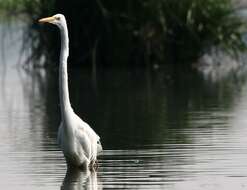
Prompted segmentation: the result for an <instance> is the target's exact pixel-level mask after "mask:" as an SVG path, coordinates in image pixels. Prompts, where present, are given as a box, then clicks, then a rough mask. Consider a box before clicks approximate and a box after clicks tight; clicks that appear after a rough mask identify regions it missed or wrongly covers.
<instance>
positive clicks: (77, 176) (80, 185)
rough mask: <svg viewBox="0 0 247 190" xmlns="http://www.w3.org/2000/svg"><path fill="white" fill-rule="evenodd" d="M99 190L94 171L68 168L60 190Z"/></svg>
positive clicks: (100, 187)
mask: <svg viewBox="0 0 247 190" xmlns="http://www.w3.org/2000/svg"><path fill="white" fill-rule="evenodd" d="M75 189H76V190H101V189H103V188H102V186H101V184H100V183H99V181H98V178H97V172H96V171H90V170H85V171H84V170H79V169H68V170H67V172H66V176H65V178H64V181H63V185H62V187H61V190H75Z"/></svg>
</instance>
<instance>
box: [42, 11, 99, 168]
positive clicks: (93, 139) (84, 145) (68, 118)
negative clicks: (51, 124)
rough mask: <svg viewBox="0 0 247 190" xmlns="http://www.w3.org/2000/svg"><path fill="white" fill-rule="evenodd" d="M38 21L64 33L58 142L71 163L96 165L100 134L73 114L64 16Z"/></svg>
mask: <svg viewBox="0 0 247 190" xmlns="http://www.w3.org/2000/svg"><path fill="white" fill-rule="evenodd" d="M39 22H48V23H52V24H55V25H56V26H58V28H59V29H60V35H61V52H60V64H59V95H60V108H61V118H62V121H61V124H60V126H59V130H58V143H59V145H60V147H61V149H62V151H63V154H64V157H65V159H66V162H67V164H68V165H69V166H75V167H84V168H88V166H89V165H92V166H93V165H94V164H95V162H96V160H97V154H98V153H99V152H101V151H102V146H101V144H100V138H99V136H98V135H97V134H96V133H95V132H94V130H93V129H92V128H91V127H90V126H89V125H88V124H87V123H86V122H84V121H83V120H82V119H81V118H80V117H78V116H77V115H76V114H75V113H74V111H73V109H72V107H71V105H70V99H69V90H68V73H67V59H68V56H69V38H68V29H67V24H66V20H65V17H64V16H63V15H61V14H57V15H54V16H52V17H47V18H44V19H40V20H39Z"/></svg>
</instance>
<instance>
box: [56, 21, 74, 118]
mask: <svg viewBox="0 0 247 190" xmlns="http://www.w3.org/2000/svg"><path fill="white" fill-rule="evenodd" d="M59 29H60V34H61V51H60V65H59V95H60V106H61V114H62V119H63V120H64V119H65V118H67V116H68V115H67V114H68V113H69V112H70V110H72V108H71V105H70V99H69V88H68V72H67V59H68V56H69V37H68V29H67V25H66V23H64V25H63V26H62V27H59Z"/></svg>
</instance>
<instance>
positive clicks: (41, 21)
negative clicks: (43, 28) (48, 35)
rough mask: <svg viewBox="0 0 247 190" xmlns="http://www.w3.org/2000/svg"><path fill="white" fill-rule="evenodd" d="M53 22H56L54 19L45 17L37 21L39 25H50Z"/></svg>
mask: <svg viewBox="0 0 247 190" xmlns="http://www.w3.org/2000/svg"><path fill="white" fill-rule="evenodd" d="M55 20H56V18H55V17H46V18H42V19H39V23H47V22H48V23H50V22H53V21H55Z"/></svg>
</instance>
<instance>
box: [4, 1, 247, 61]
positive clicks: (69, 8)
mask: <svg viewBox="0 0 247 190" xmlns="http://www.w3.org/2000/svg"><path fill="white" fill-rule="evenodd" d="M6 2H9V3H11V2H12V3H13V4H14V6H13V7H14V8H15V7H16V5H15V4H17V3H18V4H22V6H21V9H22V10H23V11H24V12H26V13H27V14H28V15H29V17H30V18H32V20H33V21H34V22H36V21H37V19H38V18H40V17H43V16H50V15H53V14H55V13H63V14H64V15H65V16H66V18H67V22H68V27H69V32H70V42H71V45H70V49H71V52H70V55H71V56H70V61H71V62H72V63H73V64H80V63H82V62H84V64H86V63H91V61H92V60H93V61H95V62H97V63H100V64H102V65H104V66H107V65H113V64H118V65H126V64H137V65H138V64H145V63H147V62H159V63H165V62H172V63H188V62H191V61H195V60H196V59H197V58H198V57H200V56H201V55H202V54H203V53H204V52H205V51H208V50H209V49H210V48H211V47H215V46H216V47H219V48H222V49H224V50H226V51H228V52H229V53H236V52H239V51H244V50H245V49H246V45H245V43H244V42H243V40H242V34H243V32H244V31H245V28H246V26H245V23H244V22H243V21H242V20H241V19H240V18H239V17H238V16H237V15H236V14H234V9H233V6H232V2H231V0H182V1H176V0H159V1H157V0H135V1H133V0H125V1H115V0H90V1H89V0H70V1H67V0H12V1H11V0H6ZM15 2H16V3H15ZM0 5H1V3H0ZM5 6H6V7H9V5H8V3H7V5H5ZM18 10H20V9H18ZM42 28H43V30H46V31H42V30H40V28H39V30H38V31H42V32H41V33H40V34H39V37H38V39H39V42H38V41H36V40H37V36H35V38H34V39H35V43H34V44H33V48H34V49H35V51H38V52H39V53H38V54H37V55H38V56H37V55H36V57H37V58H38V57H40V56H41V55H42V54H43V53H45V55H46V56H47V57H48V59H49V60H52V62H56V60H57V57H58V56H57V55H58V53H59V45H60V44H59V38H58V37H57V35H58V34H57V33H55V32H54V31H53V28H52V29H51V31H47V30H49V29H47V26H46V28H45V27H42ZM50 28H51V27H50ZM30 35H31V36H33V35H34V34H30Z"/></svg>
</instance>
